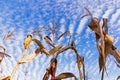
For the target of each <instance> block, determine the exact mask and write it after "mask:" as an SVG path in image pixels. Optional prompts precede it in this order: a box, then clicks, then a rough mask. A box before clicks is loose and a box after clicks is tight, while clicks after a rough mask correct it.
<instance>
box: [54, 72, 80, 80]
mask: <svg viewBox="0 0 120 80" xmlns="http://www.w3.org/2000/svg"><path fill="white" fill-rule="evenodd" d="M72 77H74V79H75V80H78V79H77V77H76V76H75V75H74V74H73V73H69V72H66V73H61V74H59V75H58V76H56V77H55V78H54V79H52V80H61V79H66V78H72Z"/></svg>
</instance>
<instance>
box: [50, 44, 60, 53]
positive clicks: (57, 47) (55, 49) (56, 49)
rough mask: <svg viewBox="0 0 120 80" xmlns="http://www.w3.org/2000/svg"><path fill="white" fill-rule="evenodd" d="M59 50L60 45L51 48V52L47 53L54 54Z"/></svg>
mask: <svg viewBox="0 0 120 80" xmlns="http://www.w3.org/2000/svg"><path fill="white" fill-rule="evenodd" d="M61 48H62V45H60V46H56V47H55V48H53V49H52V50H50V51H49V55H52V54H54V53H56V52H57V51H58V50H59V49H61Z"/></svg>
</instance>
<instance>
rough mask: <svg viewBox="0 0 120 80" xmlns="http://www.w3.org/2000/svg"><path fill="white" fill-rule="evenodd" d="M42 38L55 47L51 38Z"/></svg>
mask: <svg viewBox="0 0 120 80" xmlns="http://www.w3.org/2000/svg"><path fill="white" fill-rule="evenodd" d="M44 40H45V42H46V43H48V44H49V45H51V46H52V47H55V46H54V43H53V41H52V40H51V38H50V37H49V36H44Z"/></svg>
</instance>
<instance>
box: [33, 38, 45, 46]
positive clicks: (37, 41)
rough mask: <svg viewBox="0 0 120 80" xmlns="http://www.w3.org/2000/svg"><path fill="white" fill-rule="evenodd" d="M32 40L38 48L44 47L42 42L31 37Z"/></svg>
mask: <svg viewBox="0 0 120 80" xmlns="http://www.w3.org/2000/svg"><path fill="white" fill-rule="evenodd" d="M32 41H34V42H35V43H36V44H37V45H38V46H39V47H40V48H44V47H43V45H42V43H41V42H40V41H39V40H37V39H35V38H33V39H32Z"/></svg>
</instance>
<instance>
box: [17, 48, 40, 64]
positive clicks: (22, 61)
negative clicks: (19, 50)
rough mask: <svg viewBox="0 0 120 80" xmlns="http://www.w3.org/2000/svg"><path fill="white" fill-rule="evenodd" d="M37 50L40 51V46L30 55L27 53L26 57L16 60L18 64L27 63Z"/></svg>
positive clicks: (35, 54)
mask: <svg viewBox="0 0 120 80" xmlns="http://www.w3.org/2000/svg"><path fill="white" fill-rule="evenodd" d="M39 52H41V49H40V48H37V49H36V50H35V51H34V52H32V53H31V54H30V55H28V56H27V57H25V58H24V59H22V60H20V61H19V62H18V64H23V63H27V62H30V61H31V60H33V59H34V58H35V57H36V56H37V55H38V54H39Z"/></svg>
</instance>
